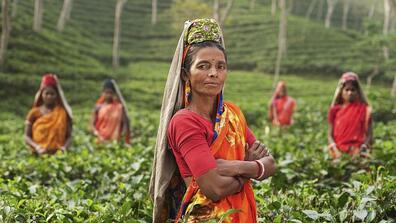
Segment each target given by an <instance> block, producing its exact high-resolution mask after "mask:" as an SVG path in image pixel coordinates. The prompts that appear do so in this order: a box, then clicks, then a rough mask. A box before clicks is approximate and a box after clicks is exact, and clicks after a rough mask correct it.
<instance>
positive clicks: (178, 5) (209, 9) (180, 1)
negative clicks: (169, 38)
mask: <svg viewBox="0 0 396 223" xmlns="http://www.w3.org/2000/svg"><path fill="white" fill-rule="evenodd" d="M164 14H165V15H166V16H168V17H169V18H171V21H172V25H171V26H172V29H174V30H175V31H176V30H177V31H178V32H179V31H180V27H183V23H184V22H185V21H186V20H192V19H196V18H204V17H212V16H213V6H212V5H211V6H209V5H208V4H206V3H204V2H203V1H198V0H175V1H174V3H173V4H172V5H171V7H170V8H169V9H167V10H166V11H165V12H164Z"/></svg>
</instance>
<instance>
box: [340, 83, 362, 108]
mask: <svg viewBox="0 0 396 223" xmlns="http://www.w3.org/2000/svg"><path fill="white" fill-rule="evenodd" d="M357 98H358V91H357V89H356V87H355V86H354V85H353V84H352V82H351V81H348V82H346V83H345V84H344V87H343V88H342V99H343V100H344V102H350V103H351V102H354V101H356V100H357Z"/></svg>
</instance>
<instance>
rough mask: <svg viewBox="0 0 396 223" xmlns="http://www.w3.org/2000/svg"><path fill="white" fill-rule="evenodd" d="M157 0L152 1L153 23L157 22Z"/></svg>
mask: <svg viewBox="0 0 396 223" xmlns="http://www.w3.org/2000/svg"><path fill="white" fill-rule="evenodd" d="M157 8H158V7H157V0H152V1H151V25H155V24H157Z"/></svg>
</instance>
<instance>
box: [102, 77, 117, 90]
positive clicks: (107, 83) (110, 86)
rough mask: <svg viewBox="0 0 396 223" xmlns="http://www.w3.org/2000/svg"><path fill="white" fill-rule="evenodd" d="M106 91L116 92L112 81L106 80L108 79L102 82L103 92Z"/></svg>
mask: <svg viewBox="0 0 396 223" xmlns="http://www.w3.org/2000/svg"><path fill="white" fill-rule="evenodd" d="M106 89H111V90H112V91H113V92H115V91H116V90H115V86H114V84H113V79H111V78H108V79H106V80H105V81H104V82H103V90H106Z"/></svg>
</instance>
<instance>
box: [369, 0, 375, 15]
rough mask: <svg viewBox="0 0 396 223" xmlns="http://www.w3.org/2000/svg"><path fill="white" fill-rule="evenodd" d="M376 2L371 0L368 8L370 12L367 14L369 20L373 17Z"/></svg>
mask: <svg viewBox="0 0 396 223" xmlns="http://www.w3.org/2000/svg"><path fill="white" fill-rule="evenodd" d="M376 2H377V0H372V3H371V7H370V10H369V13H368V18H369V19H372V18H373V16H374V12H375V4H376Z"/></svg>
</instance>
